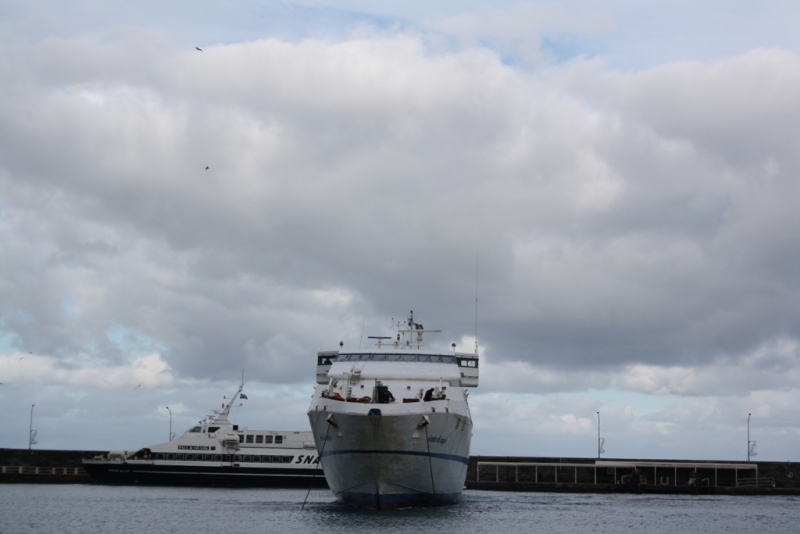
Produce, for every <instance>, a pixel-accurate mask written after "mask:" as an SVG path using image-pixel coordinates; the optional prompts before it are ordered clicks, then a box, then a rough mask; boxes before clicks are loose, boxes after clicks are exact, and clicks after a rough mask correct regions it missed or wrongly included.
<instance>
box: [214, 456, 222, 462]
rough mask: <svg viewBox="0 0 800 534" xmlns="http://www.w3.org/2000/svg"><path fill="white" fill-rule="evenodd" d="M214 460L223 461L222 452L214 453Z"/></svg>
mask: <svg viewBox="0 0 800 534" xmlns="http://www.w3.org/2000/svg"><path fill="white" fill-rule="evenodd" d="M214 461H215V462H221V461H222V455H221V454H215V455H214Z"/></svg>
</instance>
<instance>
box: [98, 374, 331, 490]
mask: <svg viewBox="0 0 800 534" xmlns="http://www.w3.org/2000/svg"><path fill="white" fill-rule="evenodd" d="M241 393H242V386H239V389H238V391H237V392H236V394H235V395H234V396H233V397H231V398H230V399H229V400H228V402H227V403H226V404H223V405H222V409H221V410H214V415H210V416H208V417H207V418H206V419H204V420H203V421H200V422H199V423H198V424H197V425H196V426H194V427H192V428H190V429H189V430H187V431H186V432H185V433H184V434H183V435H182V436H180V437H179V438H176V439H174V440H172V441H168V442H166V443H161V444H159V445H153V446H152V447H146V448H143V449H136V450H130V451H126V450H113V451H110V452H109V453H108V454H105V455H102V456H96V457H94V458H92V459H85V460H83V468H84V469H85V470H86V471H87V472H88V473H89V474H90V475H91V476H92V477H93V478H94V479H95V480H97V481H99V482H104V483H116V484H153V485H156V484H157V485H172V486H248V487H263V486H274V487H293V486H295V487H297V486H299V487H311V486H315V487H326V486H327V484H326V483H325V477H324V476H323V475H322V473H321V472H320V470H319V469H318V463H319V457H318V455H317V450H316V447H315V445H314V440H313V437H312V435H311V432H293V431H292V432H285V431H274V430H250V429H249V428H247V427H246V426H240V425H234V424H232V423H231V422H230V421H229V420H228V414H229V413H230V410H231V406H233V403H234V402H235V401H236V400H238V399H239V398H240V395H241Z"/></svg>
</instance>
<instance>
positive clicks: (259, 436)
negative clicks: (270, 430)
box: [256, 434, 264, 443]
mask: <svg viewBox="0 0 800 534" xmlns="http://www.w3.org/2000/svg"><path fill="white" fill-rule="evenodd" d="M256 443H264V436H262V435H261V434H258V435H257V436H256Z"/></svg>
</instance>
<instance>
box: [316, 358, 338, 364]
mask: <svg viewBox="0 0 800 534" xmlns="http://www.w3.org/2000/svg"><path fill="white" fill-rule="evenodd" d="M335 359H336V358H335V357H334V356H320V357H318V358H317V365H330V364H332V363H333V360H335Z"/></svg>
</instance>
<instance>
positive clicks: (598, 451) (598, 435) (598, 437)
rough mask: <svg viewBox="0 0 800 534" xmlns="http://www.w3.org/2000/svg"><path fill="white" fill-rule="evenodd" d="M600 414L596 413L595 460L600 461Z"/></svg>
mask: <svg viewBox="0 0 800 534" xmlns="http://www.w3.org/2000/svg"><path fill="white" fill-rule="evenodd" d="M600 447H601V446H600V412H597V459H598V460H599V459H600Z"/></svg>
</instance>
